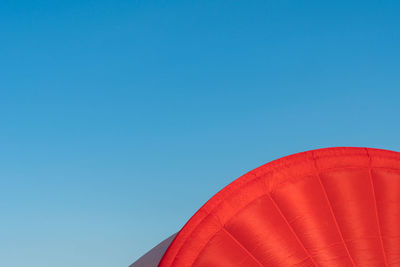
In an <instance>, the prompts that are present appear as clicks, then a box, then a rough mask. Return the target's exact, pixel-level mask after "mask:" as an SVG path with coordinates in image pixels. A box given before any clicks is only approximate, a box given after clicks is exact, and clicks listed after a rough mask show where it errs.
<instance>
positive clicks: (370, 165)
mask: <svg viewBox="0 0 400 267" xmlns="http://www.w3.org/2000/svg"><path fill="white" fill-rule="evenodd" d="M365 150H366V151H367V156H368V160H369V162H368V165H369V168H368V173H369V178H370V181H371V186H372V196H373V197H374V204H375V217H376V223H377V224H378V231H379V240H380V243H381V247H382V254H383V259H384V261H385V266H389V265H388V262H387V259H386V252H385V247H384V246H383V239H382V232H381V223H380V221H379V214H378V203H377V201H376V195H375V186H374V180H373V178H372V158H371V155H370V154H369V151H368V149H367V148H365Z"/></svg>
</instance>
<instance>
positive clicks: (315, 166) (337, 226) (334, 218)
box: [311, 151, 356, 266]
mask: <svg viewBox="0 0 400 267" xmlns="http://www.w3.org/2000/svg"><path fill="white" fill-rule="evenodd" d="M311 155H312V159H313V163H314V169H315V172H316V176H317V179H318V181H319V184H320V185H321V188H322V192H323V193H324V195H325V198H326V200H327V201H328V206H329V211H330V212H331V214H332V217H333V221H334V222H335V225H336V228H337V230H338V232H339V235H340V238H341V239H342V242H343V245H344V248H345V249H346V251H347V254H348V255H349V258H350V261H351V263H352V264H353V266H356V264H355V263H354V260H353V257H352V256H351V254H350V251H349V248H348V247H347V245H346V242H345V241H344V237H343V234H342V231H341V230H340V227H339V224H338V222H337V219H336V215H335V213H334V212H333V208H332V204H331V201H330V200H329V197H328V194H327V193H326V190H325V186H324V184H323V183H322V180H321V175H320V172H319V169H318V166H317V161H316V159H315V155H314V151H312V152H311Z"/></svg>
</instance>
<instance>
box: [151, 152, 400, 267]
mask: <svg viewBox="0 0 400 267" xmlns="http://www.w3.org/2000/svg"><path fill="white" fill-rule="evenodd" d="M158 266H159V267H187V266H192V267H212V266H215V267H226V266H242V267H252V266H257V267H259V266H282V267H283V266H285V267H286V266H400V153H397V152H392V151H387V150H378V149H370V148H327V149H319V150H314V151H307V152H303V153H299V154H295V155H291V156H288V157H284V158H282V159H279V160H276V161H273V162H270V163H268V164H265V165H263V166H261V167H259V168H257V169H255V170H253V171H251V172H249V173H247V174H245V175H243V176H242V177H240V178H238V179H237V180H235V181H234V182H233V183H231V184H230V185H228V186H226V187H225V188H224V189H223V190H221V191H220V192H219V193H217V194H216V195H215V196H214V197H212V198H211V199H210V200H209V201H208V202H207V203H206V204H205V205H204V206H203V207H202V208H201V209H200V210H199V211H198V212H197V213H195V214H194V216H193V217H192V218H191V219H190V220H189V221H188V222H187V223H186V225H185V226H184V227H183V228H182V229H181V231H180V232H179V233H178V234H177V236H176V237H175V238H174V240H173V241H172V243H171V244H170V245H169V247H168V249H167V250H166V252H165V253H164V255H163V256H162V259H161V261H160V263H159V265H158Z"/></svg>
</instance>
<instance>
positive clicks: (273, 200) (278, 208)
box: [268, 194, 318, 266]
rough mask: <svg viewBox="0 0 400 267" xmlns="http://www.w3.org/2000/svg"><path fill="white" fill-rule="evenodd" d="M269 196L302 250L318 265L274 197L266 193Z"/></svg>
mask: <svg viewBox="0 0 400 267" xmlns="http://www.w3.org/2000/svg"><path fill="white" fill-rule="evenodd" d="M268 196H269V198H270V199H271V201H272V203H273V204H274V206H275V208H276V209H277V210H278V212H279V214H280V215H281V216H282V218H283V220H284V221H285V223H286V224H287V226H288V227H289V229H290V231H291V232H292V233H293V235H294V236H295V238H296V240H297V242H298V243H299V244H300V246H301V247H302V248H303V249H304V252H305V253H306V254H307V255H308V256H309V257H310V259H311V261H312V262H313V263H314V265H315V266H318V264H317V263H316V262H315V260H314V258H313V257H312V256H311V254H310V252H309V251H308V250H307V249H306V247H305V245H304V244H303V242H302V241H301V240H300V237H299V236H298V235H297V233H296V231H295V230H294V229H293V227H292V226H291V225H290V223H289V222H288V220H287V218H286V216H285V215H284V214H283V212H282V210H281V208H280V207H279V205H278V203H277V202H276V201H275V199H274V198H273V197H272V196H271V194H268Z"/></svg>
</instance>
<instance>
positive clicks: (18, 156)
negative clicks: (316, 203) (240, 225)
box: [0, 0, 400, 267]
mask: <svg viewBox="0 0 400 267" xmlns="http://www.w3.org/2000/svg"><path fill="white" fill-rule="evenodd" d="M399 14H400V3H399V1H286V0H283V1H128V0H127V1H120V0H112V1H111V0H110V1H104V0H97V1H95V0H93V1H85V0H79V1H76V0H68V1H35V0H27V1H12V0H10V1H5V0H0V26H1V27H0V29H1V32H0V265H1V266H7V267H22V266H24V267H25V266H32V267H50V266H51V267H53V266H58V267H71V266H74V267H88V266H93V267H106V266H107V267H109V266H125V267H126V266H128V265H129V264H130V263H132V262H133V261H135V260H136V259H137V258H138V257H140V256H141V255H142V254H144V253H145V252H146V251H148V250H149V249H150V248H152V247H153V246H154V245H156V244H157V243H159V242H160V241H161V240H163V239H164V238H166V237H168V236H169V235H170V234H172V233H174V232H176V231H178V230H179V229H180V227H182V226H183V224H184V223H185V222H186V221H187V220H188V219H189V218H190V217H191V215H192V214H193V213H194V212H195V211H196V210H197V209H199V208H200V206H201V205H202V204H203V203H204V202H206V201H207V200H208V199H209V198H210V197H211V196H212V195H214V194H215V193H216V192H217V191H219V190H220V189H222V188H223V187H224V186H225V185H227V184H228V183H230V182H231V181H233V180H234V179H235V178H237V177H239V176H241V175H242V174H244V173H246V172H248V171H250V170H252V169H254V168H256V167H258V166H260V165H262V164H264V163H266V162H269V161H271V160H273V159H276V158H279V157H282V156H285V155H288V154H292V153H296V152H300V151H304V150H309V149H315V148H321V147H330V146H368V147H377V148H386V149H391V150H397V151H400V123H399V122H400V119H399V115H400V49H399V48H400V30H399V29H400V18H399Z"/></svg>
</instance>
